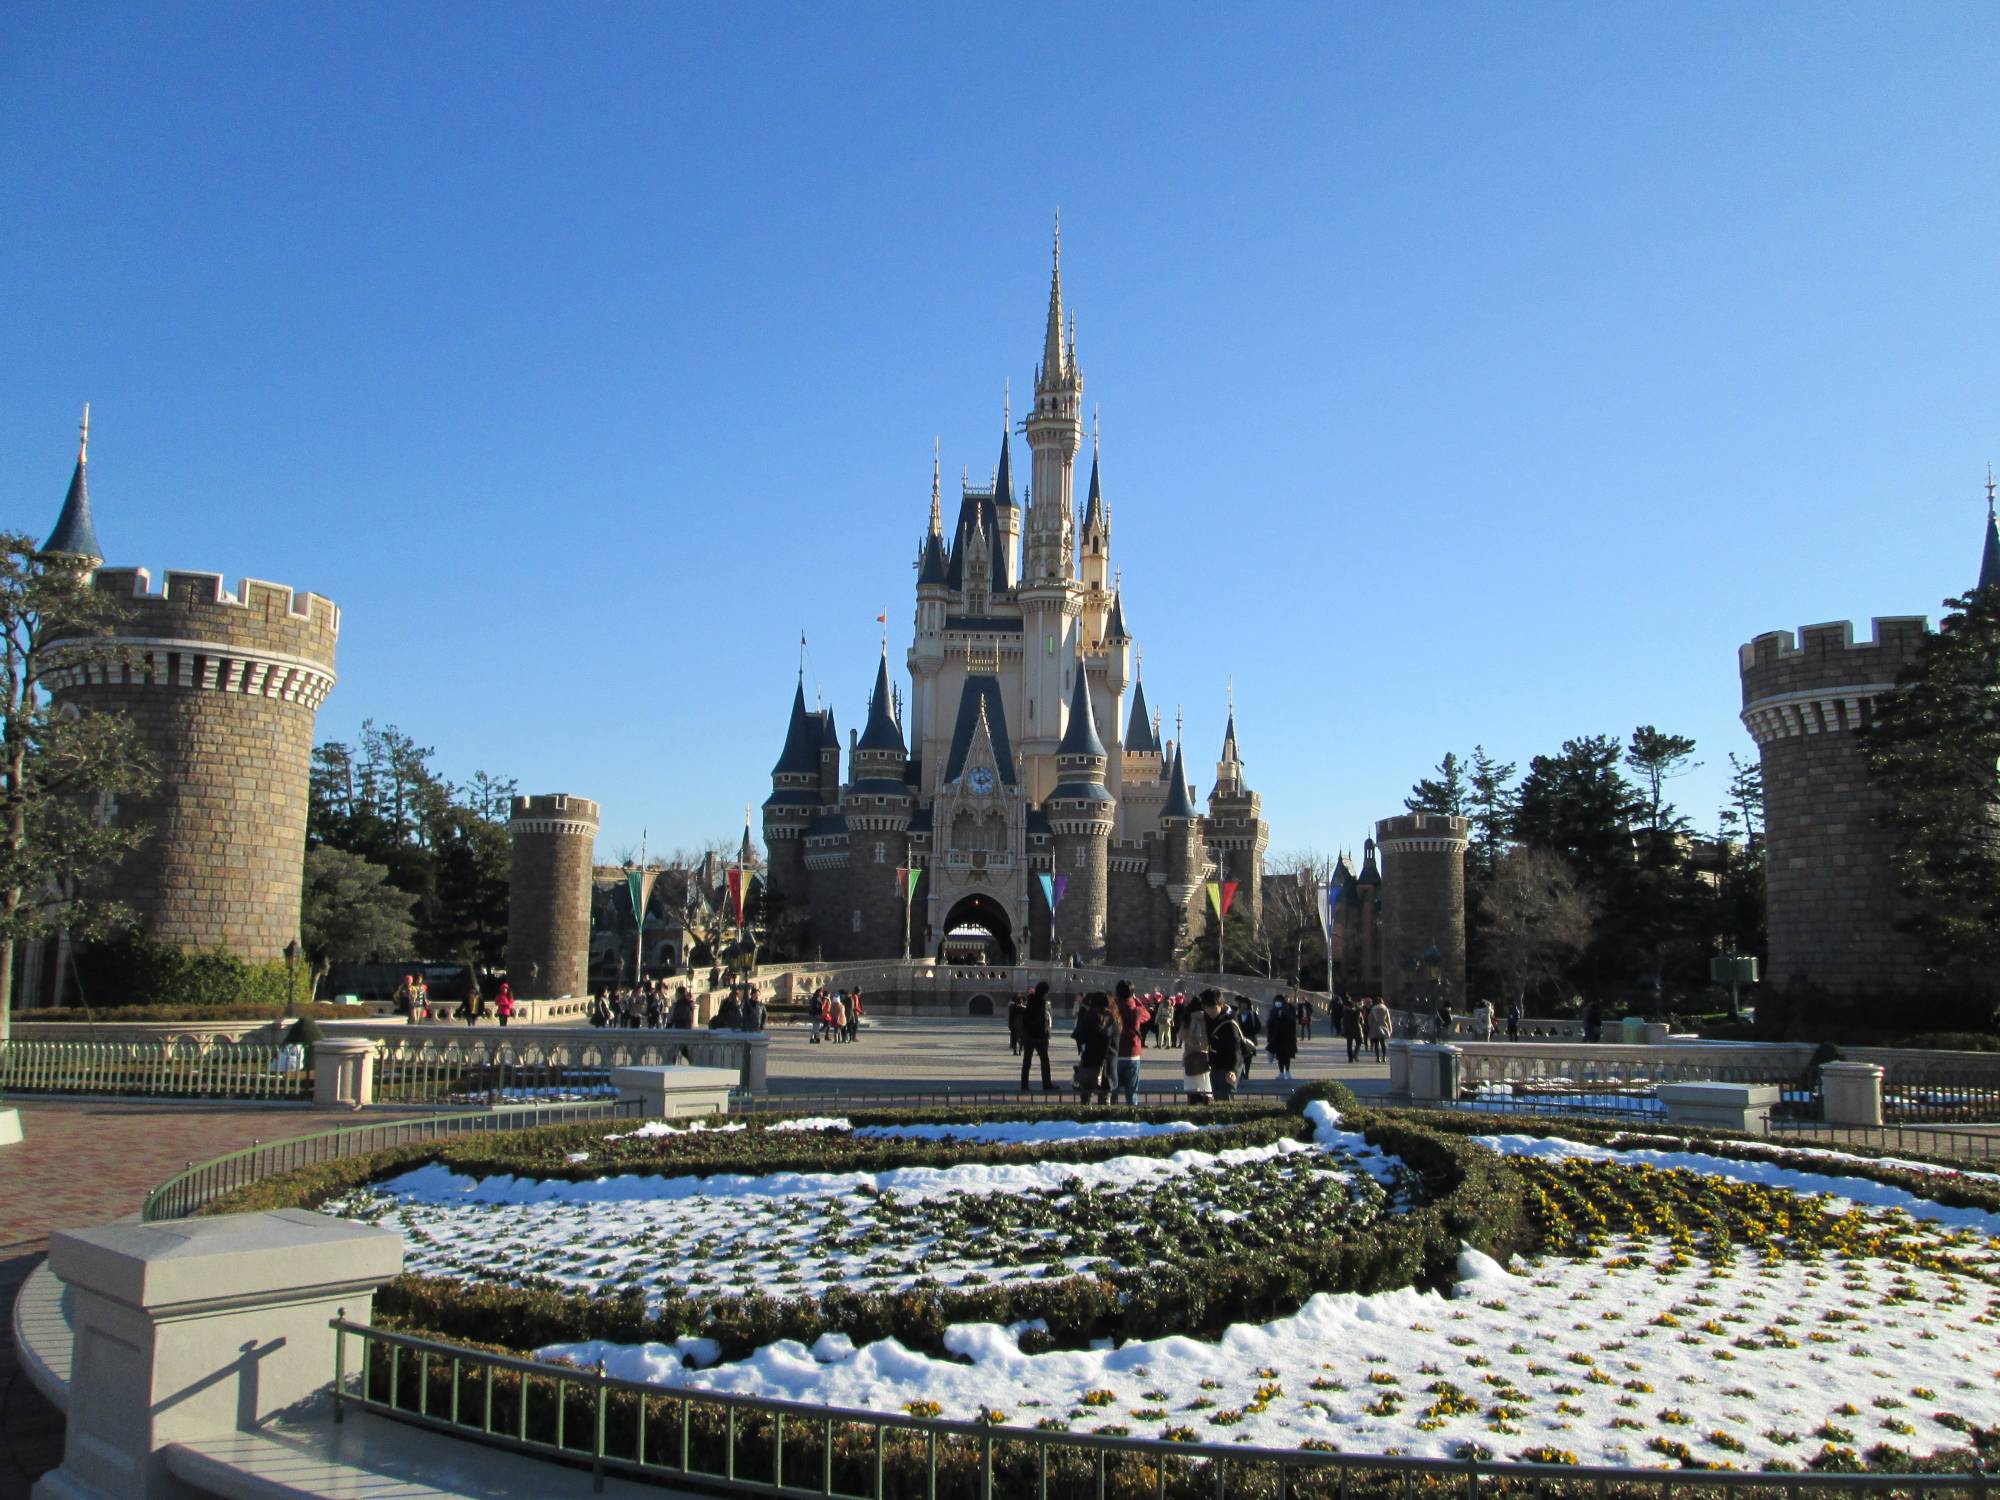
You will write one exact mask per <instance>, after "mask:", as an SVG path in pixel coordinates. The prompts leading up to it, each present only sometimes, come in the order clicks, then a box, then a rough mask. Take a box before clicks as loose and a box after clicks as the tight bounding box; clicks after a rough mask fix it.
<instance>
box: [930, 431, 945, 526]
mask: <svg viewBox="0 0 2000 1500" xmlns="http://www.w3.org/2000/svg"><path fill="white" fill-rule="evenodd" d="M943 478H944V439H943V438H941V437H934V438H932V439H931V535H932V536H943V535H944V490H943Z"/></svg>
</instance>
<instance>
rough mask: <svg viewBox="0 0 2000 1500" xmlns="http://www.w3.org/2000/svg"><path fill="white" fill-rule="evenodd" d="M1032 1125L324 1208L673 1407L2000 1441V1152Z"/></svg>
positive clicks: (389, 1310)
mask: <svg viewBox="0 0 2000 1500" xmlns="http://www.w3.org/2000/svg"><path fill="white" fill-rule="evenodd" d="M1301 1102H1304V1101H1301ZM999 1113H1000V1112H998V1111H994V1112H988V1113H987V1114H985V1115H983V1116H981V1117H980V1118H978V1119H969V1118H966V1117H963V1116H960V1117H938V1116H926V1117H919V1116H909V1115H905V1116H900V1117H893V1118H892V1117H887V1116H869V1117H862V1116H856V1117H854V1119H852V1120H850V1121H845V1122H843V1121H828V1120H809V1121H793V1122H777V1123H765V1124H763V1125H762V1126H761V1127H755V1126H753V1127H752V1128H749V1129H739V1128H734V1127H725V1128H723V1129H689V1128H683V1127H646V1128H642V1129H641V1130H638V1131H631V1130H619V1129H617V1128H608V1127H607V1126H606V1125H604V1124H597V1125H591V1126H582V1127H566V1128H564V1129H563V1130H561V1131H541V1132H534V1133H532V1135H524V1136H523V1137H522V1138H520V1139H517V1140H511V1141H510V1140H506V1139H504V1138H490V1139H485V1140H481V1141H479V1142H469V1143H465V1145H466V1146H468V1147H471V1148H474V1149H470V1150H467V1151H465V1152H463V1153H462V1154H461V1153H453V1154H450V1155H449V1156H448V1154H447V1153H446V1152H444V1151H441V1150H439V1149H438V1148H436V1147H430V1148H426V1150H425V1151H424V1153H423V1155H422V1156H421V1159H420V1158H418V1157H416V1156H405V1155H402V1154H399V1153H386V1154H385V1158H382V1159H378V1160H377V1161H376V1162H375V1163H374V1164H373V1165H372V1167H371V1168H370V1169H369V1170H368V1171H367V1172H366V1173H364V1174H362V1175H361V1176H357V1177H355V1178H354V1179H353V1180H352V1181H350V1182H349V1183H347V1184H345V1185H344V1187H343V1188H342V1190H341V1192H340V1194H339V1195H338V1196H336V1197H333V1198H331V1199H326V1197H325V1193H324V1192H323V1191H322V1192H321V1194H320V1196H321V1198H322V1199H324V1200H325V1201H326V1206H327V1207H328V1208H329V1209H330V1210H332V1211H336V1212H342V1213H348V1214H353V1215H357V1216H361V1217H374V1218H377V1219H380V1220H381V1221H383V1222H393V1223H397V1224H399V1225H401V1227H403V1228H404V1230H405V1233H406V1234H407V1235H408V1236H409V1237H410V1240H411V1244H412V1251H411V1262H410V1264H411V1269H412V1272H413V1274H411V1275H409V1276H406V1277H404V1278H402V1279H401V1280H399V1281H398V1282H397V1283H395V1284H394V1285H393V1286H392V1287H391V1288H389V1289H387V1291H385V1293H384V1294H383V1296H382V1298H381V1299H380V1300H379V1301H378V1310H379V1312H381V1313H382V1314H383V1315H384V1316H385V1318H387V1319H392V1320H394V1321H395V1322H397V1323H399V1324H400V1325H402V1326H404V1327H407V1328H411V1329H417V1330H424V1331H428V1332H433V1333H438V1334H442V1335H444V1336H446V1337H457V1338H460V1339H480V1340H482V1341H497V1342H499V1343H501V1344H503V1345H505V1346H507V1347H511V1348H514V1349H527V1350H535V1351H537V1352H539V1353H540V1354H542V1355H543V1356H544V1357H546V1358H552V1359H558V1360H568V1361H572V1362H577V1363H584V1364H594V1363H596V1362H598V1361H600V1360H602V1361H603V1363H604V1364H605V1367H606V1368H607V1369H608V1370H609V1372H610V1373H611V1374H613V1375H615V1376H622V1377H626V1378H632V1379H639V1380H644V1381H646V1382H648V1383H650V1384H654V1385H657V1386H659V1387H661V1388H662V1390H663V1393H665V1392H668V1391H671V1390H672V1389H674V1388H684V1389H711V1390H717V1391H730V1392H737V1393H741V1394H748V1395H758V1396H768V1397H784V1398H790V1399H796V1400H804V1401H808V1402H816V1403H824V1404H830V1405H834V1406H851V1407H858V1408H862V1409H868V1410H877V1411H903V1412H908V1413H911V1414H915V1415H938V1414H941V1415H943V1416H945V1417H949V1418H955V1419H960V1420H975V1421H984V1422H988V1423H993V1424H997V1425H1002V1426H1008V1427H1018V1428H1027V1429H1030V1430H1032V1429H1037V1428H1039V1429H1042V1430H1045V1431H1047V1430H1058V1429H1061V1430H1072V1431H1085V1432H1105V1433H1114V1434H1131V1435H1134V1436H1146V1437H1153V1438H1156V1439H1158V1440H1160V1441H1161V1442H1163V1443H1173V1442H1175V1441H1197V1440H1198V1441H1202V1442H1227V1443H1237V1442H1240V1443H1245V1444H1248V1445H1252V1446H1256V1447H1274V1446H1275V1447H1295V1446H1298V1445H1299V1444H1301V1443H1304V1444H1307V1445H1310V1446H1316V1447H1325V1446H1334V1447H1337V1448H1339V1449H1341V1450H1344V1451H1353V1452H1371V1453H1386V1454H1392V1455H1393V1454H1408V1455H1412V1456H1435V1457H1454V1456H1464V1455H1465V1454H1468V1453H1476V1454H1481V1455H1488V1456H1493V1457H1500V1458H1519V1459H1527V1460H1530V1461H1546V1462H1579V1461H1580V1462H1585V1463H1593V1462H1606V1463H1617V1464H1627V1465H1635V1466H1660V1465H1664V1466H1688V1467H1709V1466H1714V1467H1736V1468H1743V1469H1755V1468H1767V1469H1768V1468H1776V1469H1784V1468H1787V1467H1790V1468H1800V1467H1813V1468H1830V1469H1845V1468H1864V1467H1878V1468H1889V1469H1907V1468H1915V1467H1924V1466H1932V1465H1939V1464H1943V1465H1954V1464H1955V1465H1959V1466H1964V1465H1967V1464H1969V1463H1970V1462H1971V1461H1972V1458H1973V1456H1974V1455H1975V1454H1976V1453H1986V1454H1988V1455H1989V1456H1993V1455H1994V1454H1995V1451H1996V1450H1995V1443H1996V1437H1995V1428H1996V1424H2000V1387H1996V1382H2000V1341H1996V1339H1995V1337H1994V1332H1995V1329H1996V1328H2000V1238H1996V1237H2000V1180H1996V1179H1995V1177H1994V1176H1993V1174H1981V1173H1973V1172H1961V1171H1957V1170H1955V1169H1953V1168H1952V1167H1950V1166H1948V1165H1947V1166H1941V1165H1939V1164H1935V1163H1927V1162H1919V1161H1911V1160H1907V1159H1894V1158H1880V1157H1869V1156H1864V1155H1859V1154H1855V1153H1841V1152H1827V1151H1785V1150H1783V1149H1782V1148H1778V1149H1774V1148H1773V1147H1771V1146H1769V1145H1766V1144H1763V1143H1758V1142H1731V1141H1726V1140H1715V1139H1701V1140H1699V1141H1695V1142H1690V1141H1688V1140H1686V1139H1683V1138H1681V1137H1678V1136H1676V1137H1672V1138H1667V1137H1659V1136H1646V1137H1642V1138H1637V1139H1636V1140H1635V1139H1634V1138H1629V1137H1621V1136H1620V1135H1619V1134H1618V1133H1617V1132H1615V1131H1610V1130H1590V1129H1588V1128H1584V1129H1579V1128H1578V1127H1577V1126H1576V1124H1575V1123H1574V1122H1562V1123H1561V1124H1560V1125H1559V1126H1558V1125H1556V1124H1555V1123H1553V1122H1551V1123H1550V1124H1549V1125H1548V1127H1547V1128H1549V1129H1552V1130H1553V1129H1560V1130H1561V1131H1562V1132H1563V1135H1564V1137H1566V1138H1567V1139H1560V1140H1558V1139H1550V1138H1548V1137H1541V1136H1530V1135H1513V1136H1507V1137H1497V1136H1496V1137H1489V1138H1487V1139H1486V1140H1485V1141H1484V1142H1483V1143H1482V1142H1481V1141H1480V1140H1479V1139H1475V1138H1473V1137H1472V1136H1471V1134H1470V1131H1471V1130H1473V1129H1486V1130H1490V1129H1491V1123H1492V1122H1491V1121H1490V1120H1488V1121H1483V1122H1476V1123H1475V1122H1463V1121H1460V1122H1456V1123H1455V1124H1454V1125H1452V1126H1448V1127H1447V1128H1437V1127H1438V1126H1439V1125H1440V1124H1442V1123H1443V1122H1442V1121H1440V1120H1439V1119H1437V1118H1433V1117H1422V1118H1419V1117H1413V1116H1408V1115H1398V1114H1391V1113H1378V1112H1366V1111H1359V1110H1355V1111H1351V1112H1350V1114H1349V1116H1348V1117H1347V1118H1346V1119H1344V1120H1343V1119H1342V1118H1341V1117H1340V1116H1339V1115H1338V1114H1337V1113H1335V1112H1334V1111H1332V1110H1330V1109H1328V1108H1327V1107H1325V1105H1324V1104H1307V1105H1306V1108H1305V1114H1304V1116H1303V1117H1301V1116H1297V1115H1279V1114H1275V1113H1273V1112H1270V1111H1262V1112H1259V1111H1255V1110H1238V1111H1230V1112H1224V1111H1215V1112H1213V1113H1209V1114H1204V1115H1203V1116H1202V1117H1200V1118H1199V1119H1188V1118H1185V1112H1180V1113H1181V1115H1182V1117H1181V1118H1175V1113H1176V1112H1171V1111H1168V1112H1154V1114H1153V1117H1152V1118H1149V1119H1142V1120H1140V1121H1136V1122H1135V1121H1133V1120H1132V1117H1131V1116H1129V1115H1127V1116H1122V1117H1119V1119H1120V1123H1116V1124H1114V1123H1113V1117H1110V1116H1105V1115H1096V1116H1094V1117H1089V1118H1086V1117H1085V1116H1089V1115H1090V1112H1080V1117H1079V1119H1077V1120H1075V1121H1060V1122H1050V1121H1047V1120H1046V1119H1045V1118H1044V1117H1042V1116H1039V1115H1037V1116H1036V1117H1035V1118H1036V1119H1037V1120H1038V1121H1039V1122H1040V1123H1037V1124H1035V1125H1034V1126H1033V1127H1032V1128H1031V1127H1030V1126H1029V1125H1028V1123H1026V1121H1012V1122H1009V1121H1003V1120H1001V1119H999V1118H998V1115H999ZM1514 1123H1517V1124H1518V1123H1519V1122H1514ZM1196 1127H1203V1128H1196ZM1468 1127H1469V1128H1468ZM1583 1136H1590V1137H1595V1139H1594V1140H1586V1139H1578V1137H1583ZM1690 1145H1694V1146H1698V1147H1699V1149H1687V1148H1688V1147H1689V1146H1690ZM724 1163H733V1164H735V1165H736V1167H737V1170H736V1171H735V1172H732V1173H726V1174H718V1172H717V1171H714V1170H694V1169H693V1164H700V1166H701V1167H702V1168H715V1167H717V1166H718V1165H719V1164H724ZM544 1164H546V1169H544ZM608 1164H610V1165H608ZM642 1167H643V1169H642ZM413 1168H415V1169H416V1170H412V1169H413ZM524 1168H528V1169H531V1170H525V1171H524V1170H522V1169H524ZM648 1169H649V1170H648ZM745 1169H754V1170H745ZM364 1184H365V1185H364ZM319 1187H320V1188H322V1189H323V1188H324V1184H320V1185H319ZM1466 1246H1471V1247H1476V1248H1471V1249H1467V1248H1464V1247H1466ZM1481 1250H1484V1251H1487V1252H1492V1254H1483V1253H1480V1252H1481ZM1510 1250H1511V1251H1518V1252H1526V1253H1524V1254H1523V1255H1522V1258H1521V1259H1519V1260H1518V1261H1517V1262H1516V1263H1515V1264H1514V1265H1513V1267H1512V1268H1511V1269H1510V1268H1508V1267H1506V1266H1503V1265H1502V1264H1501V1261H1500V1260H1499V1259H1495V1258H1493V1257H1494V1256H1495V1255H1498V1256H1503V1257H1504V1256H1505V1254H1506V1253H1507V1252H1508V1251H1510ZM1968 1442H1969V1443H1970V1444H1971V1446H1970V1447H1967V1446H1966V1445H1967V1444H1968Z"/></svg>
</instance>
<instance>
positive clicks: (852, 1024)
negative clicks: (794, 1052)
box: [806, 984, 862, 1042]
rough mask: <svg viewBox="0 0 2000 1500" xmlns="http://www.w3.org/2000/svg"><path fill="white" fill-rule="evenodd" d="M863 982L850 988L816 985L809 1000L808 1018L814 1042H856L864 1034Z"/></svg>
mask: <svg viewBox="0 0 2000 1500" xmlns="http://www.w3.org/2000/svg"><path fill="white" fill-rule="evenodd" d="M861 1014H862V1012H861V986H860V985H858V984H857V985H856V986H855V987H854V988H853V989H851V990H829V989H824V988H822V989H817V990H814V991H813V993H812V998H811V999H810V1000H809V1001H807V1002H806V1019H807V1022H808V1023H809V1024H810V1025H811V1027H812V1036H811V1040H812V1041H814V1042H821V1041H827V1042H853V1041H859V1040H860V1038H861Z"/></svg>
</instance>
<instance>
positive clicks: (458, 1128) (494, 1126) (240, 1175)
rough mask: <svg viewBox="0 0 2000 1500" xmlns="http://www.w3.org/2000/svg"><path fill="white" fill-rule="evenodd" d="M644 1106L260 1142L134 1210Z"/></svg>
mask: <svg viewBox="0 0 2000 1500" xmlns="http://www.w3.org/2000/svg"><path fill="white" fill-rule="evenodd" d="M643 1112H644V1106H643V1104H642V1103H641V1101H639V1100H636V1099H606V1100H591V1101H586V1102H583V1103H576V1104H544V1105H523V1106H519V1107H501V1108H495V1109H474V1110H460V1111H456V1112H454V1113H451V1114H442V1115H425V1116H422V1117H421V1118H417V1119H407V1118H405V1119H399V1120H383V1121H380V1122H378V1123H375V1124H370V1125H350V1126H346V1127H343V1128H341V1129H339V1130H325V1131H320V1132H319V1133H317V1134H315V1135H304V1136H294V1137H292V1138H291V1139H289V1140H282V1141H265V1142H260V1143H259V1144H257V1145H253V1146H247V1147H245V1148H244V1149H243V1150H241V1151H232V1152H230V1153H229V1154H228V1155H227V1156H218V1157H216V1158H214V1159H213V1160H210V1161H205V1162H189V1163H188V1164H187V1166H186V1168H184V1169H183V1170H182V1171H179V1172H177V1173H175V1174H174V1175H173V1176H172V1177H169V1178H168V1179H167V1180H166V1181H165V1182H163V1183H161V1184H160V1185H159V1186H158V1187H156V1188H154V1189H153V1191H152V1192H150V1193H148V1194H147V1195H146V1202H145V1204H144V1206H143V1207H142V1208H141V1209H140V1210H139V1217H140V1218H141V1219H142V1220H144V1221H146V1222H148V1223H151V1222H153V1221H155V1220H160V1219H181V1218H185V1217H187V1216H188V1215H189V1214H191V1213H193V1212H194V1211H195V1210H196V1209H198V1208H200V1207H201V1206H202V1205H203V1204H205V1203H209V1202H212V1201H213V1200H215V1199H217V1198H220V1197H222V1196H224V1195H225V1194H228V1193H232V1192H234V1191H235V1190H236V1189H237V1188H240V1187H247V1186H249V1185H250V1184H251V1183H254V1182H260V1181H262V1180H263V1179H264V1178H266V1177H275V1176H277V1175H279V1174H280V1173H283V1172H290V1171H295V1170H297V1169H298V1168H300V1167H311V1166H318V1165H319V1164H320V1163H322V1162H328V1161H338V1160H340V1159H341V1158H343V1157H349V1156H365V1155H367V1154H369V1153H370V1152H373V1151H384V1150H387V1149H388V1148H390V1147H392V1146H406V1145H412V1144H414V1143H416V1142H419V1141H428V1140H438V1139H441V1138H443V1137H446V1136H456V1135H472V1134H477V1133H480V1132H483V1131H498V1130H529V1129H533V1128H534V1127H536V1126H538V1125H568V1124H573V1123H576V1122H579V1121H584V1120H609V1119H636V1118H638V1117H640V1116H641V1115H642V1114H643Z"/></svg>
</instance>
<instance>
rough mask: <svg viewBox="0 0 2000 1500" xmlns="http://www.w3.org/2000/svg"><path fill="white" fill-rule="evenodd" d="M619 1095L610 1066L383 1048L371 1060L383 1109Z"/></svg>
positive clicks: (502, 1052) (501, 1052)
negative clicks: (401, 1105)
mask: <svg viewBox="0 0 2000 1500" xmlns="http://www.w3.org/2000/svg"><path fill="white" fill-rule="evenodd" d="M617 1093H618V1090H617V1089H615V1088H613V1087H612V1085H611V1070H610V1069H609V1068H608V1067H604V1066H591V1065H587V1064H586V1065H584V1066H577V1065H575V1064H571V1063H567V1062H560V1061H548V1060H545V1059H541V1058H536V1059H535V1060H532V1061H523V1060H521V1059H520V1058H517V1057H515V1056H514V1055H513V1054H512V1053H511V1052H510V1051H508V1050H506V1049H502V1048H495V1049H493V1050H492V1051H491V1052H485V1051H479V1052H470V1053H461V1052H459V1051H458V1050H457V1049H456V1048H451V1047H447V1048H444V1049H442V1050H439V1051H432V1050H431V1049H429V1048H419V1049H414V1050H412V1049H404V1048H397V1047H385V1048H383V1050H382V1052H381V1055H380V1056H378V1057H377V1058H376V1059H375V1098H376V1100H377V1101H378V1102H380V1103H383V1104H526V1103H533V1102H537V1101H549V1102H564V1103H567V1102H575V1101H579V1100H587V1099H600V1098H603V1099H608V1098H615V1097H616V1096H617Z"/></svg>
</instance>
